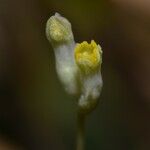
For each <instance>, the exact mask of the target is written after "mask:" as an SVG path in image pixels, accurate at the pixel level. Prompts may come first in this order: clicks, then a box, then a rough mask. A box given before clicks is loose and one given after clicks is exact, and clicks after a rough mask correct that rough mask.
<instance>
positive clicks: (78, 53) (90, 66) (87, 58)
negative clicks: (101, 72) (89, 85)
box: [74, 40, 102, 74]
mask: <svg viewBox="0 0 150 150" xmlns="http://www.w3.org/2000/svg"><path fill="white" fill-rule="evenodd" d="M74 53H75V61H76V63H77V65H78V66H79V68H80V69H81V71H83V72H84V73H85V74H89V73H91V72H93V71H96V70H97V69H99V67H100V66H101V63H102V57H101V55H102V50H101V47H100V45H97V44H96V43H95V41H94V40H92V41H91V43H90V44H88V43H87V42H86V41H84V42H82V43H81V44H77V45H76V47H75V52H74Z"/></svg>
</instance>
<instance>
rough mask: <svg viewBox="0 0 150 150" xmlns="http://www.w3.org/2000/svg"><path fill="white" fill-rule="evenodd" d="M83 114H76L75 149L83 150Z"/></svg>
mask: <svg viewBox="0 0 150 150" xmlns="http://www.w3.org/2000/svg"><path fill="white" fill-rule="evenodd" d="M84 140H85V114H83V113H80V112H78V115H77V149H76V150H85V144H84Z"/></svg>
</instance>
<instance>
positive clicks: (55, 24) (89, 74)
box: [46, 13, 103, 113]
mask: <svg viewBox="0 0 150 150" xmlns="http://www.w3.org/2000/svg"><path fill="white" fill-rule="evenodd" d="M46 36H47V39H48V40H49V41H50V43H51V44H52V46H53V49H54V53H55V59H56V70H57V74H58V77H59V79H60V81H61V82H62V84H63V85H64V88H65V90H66V91H67V92H68V93H69V94H77V93H80V98H79V100H78V106H79V110H80V111H81V112H82V113H88V112H90V111H92V110H93V109H94V108H95V106H96V105H97V102H98V97H99V95H100V93H101V88H102V84H103V82H102V77H101V63H102V50H101V47H100V45H97V44H96V43H95V41H94V40H92V41H91V43H90V44H88V43H87V42H86V41H84V42H82V43H81V44H76V43H75V41H74V37H73V32H72V28H71V24H70V22H69V21H68V20H67V19H66V18H64V17H62V16H60V15H59V14H58V13H56V14H55V15H54V16H52V17H50V18H49V20H48V21H47V24H46Z"/></svg>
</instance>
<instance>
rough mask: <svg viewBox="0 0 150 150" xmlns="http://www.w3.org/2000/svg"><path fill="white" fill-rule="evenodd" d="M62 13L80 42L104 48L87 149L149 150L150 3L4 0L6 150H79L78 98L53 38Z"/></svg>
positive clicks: (1, 108) (2, 135) (0, 120)
mask: <svg viewBox="0 0 150 150" xmlns="http://www.w3.org/2000/svg"><path fill="white" fill-rule="evenodd" d="M55 12H58V13H60V14H61V15H63V16H65V17H66V18H68V19H69V21H70V22H71V23H72V28H73V32H74V36H75V40H76V42H82V41H84V40H87V41H90V40H92V39H94V40H95V41H96V42H97V43H100V45H101V46H102V49H103V64H102V75H103V81H104V86H103V90H102V94H101V96H100V103H99V105H98V107H97V108H96V110H95V111H94V112H93V113H91V114H90V115H89V117H88V120H87V125H86V150H149V149H150V1H149V0H91V1H88V0H76V1H73V0H72V1H71V0H70V1H69V0H0V150H69V149H72V150H73V149H75V143H76V105H75V102H74V101H75V99H74V98H71V97H69V96H68V95H67V94H66V93H65V92H64V89H63V87H62V86H61V84H60V82H59V80H58V78H57V75H56V71H55V59H54V53H53V50H52V47H51V45H50V44H49V42H48V41H47V39H46V37H45V24H46V21H47V19H48V18H49V17H50V16H51V15H54V13H55Z"/></svg>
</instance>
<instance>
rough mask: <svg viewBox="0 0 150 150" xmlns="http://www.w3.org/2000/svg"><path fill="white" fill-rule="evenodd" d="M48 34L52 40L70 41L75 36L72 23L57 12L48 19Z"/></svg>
mask: <svg viewBox="0 0 150 150" xmlns="http://www.w3.org/2000/svg"><path fill="white" fill-rule="evenodd" d="M46 35H47V38H48V40H50V41H51V40H53V41H55V42H62V41H68V40H70V39H72V38H73V35H72V30H71V24H70V22H69V21H68V20H67V19H66V18H64V17H62V16H61V15H59V14H58V13H56V14H55V15H54V16H52V17H50V19H49V20H48V21H47V24H46Z"/></svg>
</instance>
